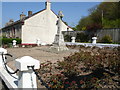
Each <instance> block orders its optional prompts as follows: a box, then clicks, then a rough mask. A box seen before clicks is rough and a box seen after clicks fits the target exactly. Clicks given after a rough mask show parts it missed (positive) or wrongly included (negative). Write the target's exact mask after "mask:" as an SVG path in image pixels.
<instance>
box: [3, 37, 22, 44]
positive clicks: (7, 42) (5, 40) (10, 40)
mask: <svg viewBox="0 0 120 90" xmlns="http://www.w3.org/2000/svg"><path fill="white" fill-rule="evenodd" d="M13 40H16V41H17V44H21V39H18V38H2V43H3V45H5V44H9V43H12V41H13Z"/></svg>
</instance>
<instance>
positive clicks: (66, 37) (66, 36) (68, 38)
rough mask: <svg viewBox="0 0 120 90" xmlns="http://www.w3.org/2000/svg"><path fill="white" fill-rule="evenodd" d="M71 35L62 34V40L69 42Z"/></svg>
mask: <svg viewBox="0 0 120 90" xmlns="http://www.w3.org/2000/svg"><path fill="white" fill-rule="evenodd" d="M71 37H72V36H70V35H65V36H64V40H65V41H66V42H71Z"/></svg>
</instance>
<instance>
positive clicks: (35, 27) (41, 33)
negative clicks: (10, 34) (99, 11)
mask: <svg viewBox="0 0 120 90" xmlns="http://www.w3.org/2000/svg"><path fill="white" fill-rule="evenodd" d="M57 20H58V18H57V16H56V15H55V14H54V13H53V12H52V11H51V10H50V9H46V10H44V11H42V12H40V13H38V14H36V15H34V16H32V17H30V18H28V19H26V20H25V23H24V25H23V26H22V43H24V44H26V43H29V44H36V41H37V39H40V40H41V42H42V43H46V44H52V43H53V42H54V38H55V35H56V33H57V25H56V23H57ZM62 27H63V29H62V31H67V27H68V26H67V25H65V24H64V23H63V26H62ZM71 30H72V29H71Z"/></svg>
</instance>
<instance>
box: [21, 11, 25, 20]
mask: <svg viewBox="0 0 120 90" xmlns="http://www.w3.org/2000/svg"><path fill="white" fill-rule="evenodd" d="M25 17H26V15H24V14H23V12H22V14H20V20H22V19H24V18H25Z"/></svg>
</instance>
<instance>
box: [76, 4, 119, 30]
mask: <svg viewBox="0 0 120 90" xmlns="http://www.w3.org/2000/svg"><path fill="white" fill-rule="evenodd" d="M119 9H120V2H102V3H100V4H99V5H98V6H94V7H93V8H90V9H89V10H88V11H89V13H90V14H89V15H88V16H87V17H83V18H82V19H81V20H80V21H79V23H78V25H77V26H76V28H77V30H79V31H80V30H82V29H83V28H86V29H89V30H93V29H95V30H97V29H100V28H120V10H119Z"/></svg>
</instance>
